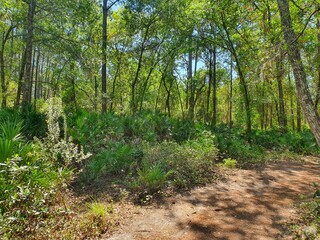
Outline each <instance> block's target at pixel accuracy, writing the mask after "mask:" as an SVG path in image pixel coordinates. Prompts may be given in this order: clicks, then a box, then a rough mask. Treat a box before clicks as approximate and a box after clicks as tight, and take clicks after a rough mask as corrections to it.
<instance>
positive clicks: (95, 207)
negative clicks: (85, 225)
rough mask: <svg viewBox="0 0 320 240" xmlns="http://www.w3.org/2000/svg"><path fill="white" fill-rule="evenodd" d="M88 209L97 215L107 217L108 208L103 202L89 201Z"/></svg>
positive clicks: (90, 212)
mask: <svg viewBox="0 0 320 240" xmlns="http://www.w3.org/2000/svg"><path fill="white" fill-rule="evenodd" d="M87 206H88V210H89V214H92V215H93V216H96V217H102V218H104V217H106V215H107V208H106V206H105V205H104V204H103V203H100V202H96V201H93V202H91V203H88V205H87Z"/></svg>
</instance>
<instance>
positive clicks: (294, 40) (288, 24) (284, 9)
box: [277, 0, 320, 146]
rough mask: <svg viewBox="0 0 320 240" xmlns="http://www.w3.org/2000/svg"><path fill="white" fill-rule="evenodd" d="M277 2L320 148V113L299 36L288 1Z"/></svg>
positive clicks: (301, 95)
mask: <svg viewBox="0 0 320 240" xmlns="http://www.w3.org/2000/svg"><path fill="white" fill-rule="evenodd" d="M277 2H278V8H279V11H280V17H281V24H282V28H283V32H284V38H285V41H286V45H287V49H288V56H289V60H290V64H291V66H292V69H293V74H294V78H295V83H296V88H297V93H298V97H299V100H300V104H301V107H302V110H303V112H304V115H305V117H306V119H307V121H308V124H309V126H310V129H311V131H312V133H313V134H314V136H315V139H316V140H317V143H318V145H319V146H320V117H319V114H318V111H316V110H315V108H314V103H313V100H312V98H311V94H310V91H309V87H308V82H307V77H306V72H305V69H304V66H303V62H302V59H301V55H300V50H299V46H298V35H297V34H296V33H295V31H294V30H293V27H292V20H291V15H290V8H289V3H288V1H287V0H277Z"/></svg>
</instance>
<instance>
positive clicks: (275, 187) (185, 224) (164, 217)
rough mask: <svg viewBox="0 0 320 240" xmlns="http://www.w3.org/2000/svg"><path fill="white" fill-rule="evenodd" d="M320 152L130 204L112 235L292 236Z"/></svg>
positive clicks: (116, 239) (120, 238)
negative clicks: (155, 200)
mask: <svg viewBox="0 0 320 240" xmlns="http://www.w3.org/2000/svg"><path fill="white" fill-rule="evenodd" d="M318 160H319V159H318V158H315V157H308V158H305V159H304V161H303V163H297V162H277V163H271V164H268V165H267V166H266V167H264V168H262V169H258V170H234V171H231V172H229V173H228V176H227V179H226V180H225V181H219V182H218V183H214V184H211V185H208V186H206V187H201V188H197V189H194V190H192V191H190V192H189V193H187V194H179V195H177V196H174V197H171V198H168V199H167V200H165V203H163V204H157V205H152V206H148V207H143V206H142V207H137V206H134V205H129V206H127V207H126V211H127V212H126V214H125V218H123V219H122V220H121V221H120V225H119V227H118V229H117V230H116V231H115V232H114V233H113V234H112V236H109V237H107V239H111V240H131V239H135V240H138V239H154V240H160V239H184V240H188V239H199V240H205V239H232V240H237V239H246V240H247V239H251V240H254V239H259V240H264V239H291V238H290V236H289V235H287V234H288V230H287V225H288V223H290V222H294V221H295V218H296V217H297V213H296V210H295V207H294V206H295V203H297V202H299V199H300V198H301V196H302V195H305V196H307V197H312V194H313V193H314V191H315V187H314V185H315V184H314V183H320V177H319V173H320V172H319V168H318Z"/></svg>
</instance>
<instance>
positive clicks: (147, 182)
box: [138, 162, 172, 193]
mask: <svg viewBox="0 0 320 240" xmlns="http://www.w3.org/2000/svg"><path fill="white" fill-rule="evenodd" d="M138 174H139V179H138V183H139V185H140V186H141V187H143V188H145V189H146V190H147V191H148V192H149V193H154V192H156V191H157V190H159V189H161V188H162V187H163V186H164V184H165V181H166V180H167V178H168V177H169V176H170V175H171V174H172V171H165V170H164V169H163V168H162V166H161V165H160V164H159V163H158V164H156V165H153V166H150V164H148V163H147V162H145V163H144V164H143V167H142V169H139V170H138Z"/></svg>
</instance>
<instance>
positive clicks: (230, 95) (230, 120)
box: [229, 54, 233, 128]
mask: <svg viewBox="0 0 320 240" xmlns="http://www.w3.org/2000/svg"><path fill="white" fill-rule="evenodd" d="M232 63H233V62H232V54H230V94H229V128H231V127H232V125H233V123H232V98H233V96H232V95H233V89H232V88H233V86H232V81H233V76H232V70H233V66H232V65H233V64H232Z"/></svg>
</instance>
